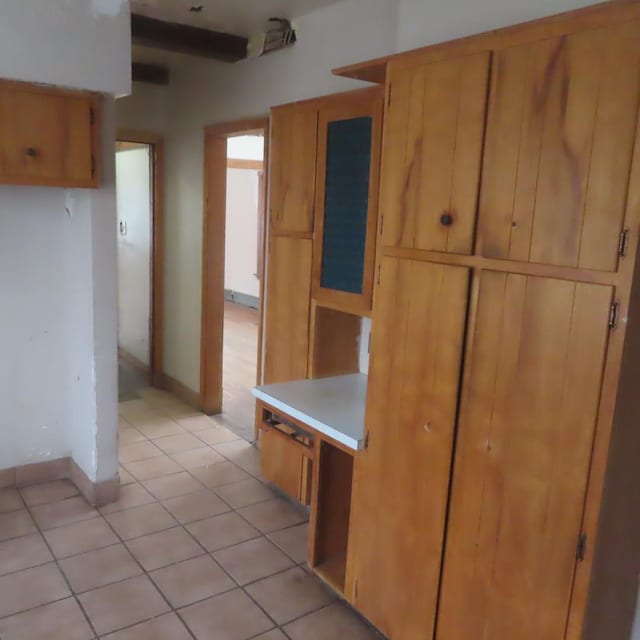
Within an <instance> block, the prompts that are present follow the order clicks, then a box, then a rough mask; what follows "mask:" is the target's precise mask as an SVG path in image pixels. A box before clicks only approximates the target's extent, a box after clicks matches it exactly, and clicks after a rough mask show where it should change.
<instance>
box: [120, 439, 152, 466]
mask: <svg viewBox="0 0 640 640" xmlns="http://www.w3.org/2000/svg"><path fill="white" fill-rule="evenodd" d="M119 452H120V462H122V463H123V464H126V463H127V462H137V461H138V460H147V459H148V458H155V457H157V456H160V455H162V451H161V450H160V449H158V447H156V445H155V444H153V442H151V441H150V440H145V441H144V442H134V443H132V444H121V445H120V448H119Z"/></svg>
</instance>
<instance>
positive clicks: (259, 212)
mask: <svg viewBox="0 0 640 640" xmlns="http://www.w3.org/2000/svg"><path fill="white" fill-rule="evenodd" d="M267 140H268V120H267V119H266V118H265V119H260V120H254V121H249V122H241V123H231V124H228V125H218V126H214V127H210V128H208V129H207V130H206V135H205V215H204V255H203V294H202V295H203V299H202V302H203V304H202V309H203V314H202V347H201V405H202V407H203V408H204V410H205V412H206V413H209V414H222V417H223V419H224V420H225V422H226V423H227V424H228V426H229V427H230V428H231V429H233V430H234V431H235V432H236V433H237V434H238V435H240V436H242V437H244V438H245V439H246V440H253V439H254V423H255V400H254V398H253V396H252V394H251V389H252V387H253V386H254V385H255V384H256V381H257V380H259V378H260V375H261V371H260V369H261V358H260V357H259V353H260V351H261V333H262V332H261V321H260V318H261V315H262V314H261V307H262V293H263V285H264V278H263V273H262V271H263V263H264V243H265V238H264V236H265V233H264V229H265V202H266V175H265V174H266V162H265V158H266V157H267V156H266V147H267V144H266V141H267Z"/></svg>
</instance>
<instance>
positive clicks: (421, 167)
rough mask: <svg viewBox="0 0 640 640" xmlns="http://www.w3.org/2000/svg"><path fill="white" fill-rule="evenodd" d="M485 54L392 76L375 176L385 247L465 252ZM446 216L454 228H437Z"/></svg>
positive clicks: (473, 205)
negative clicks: (378, 176) (378, 169)
mask: <svg viewBox="0 0 640 640" xmlns="http://www.w3.org/2000/svg"><path fill="white" fill-rule="evenodd" d="M490 58H491V56H490V53H488V52H485V53H479V54H475V55H472V56H467V57H462V58H456V59H452V60H445V61H442V62H435V63H431V64H427V65H423V66H419V67H416V68H411V69H402V70H398V71H394V70H392V71H391V80H390V84H391V86H390V91H391V102H390V105H389V108H388V112H387V116H386V120H385V127H386V131H385V136H384V138H385V141H384V148H383V164H382V176H381V185H382V190H381V207H382V213H383V215H384V227H383V241H384V244H385V245H387V246H394V247H404V248H411V249H425V250H433V251H448V252H452V253H460V254H469V253H471V251H472V248H473V236H474V228H475V220H476V211H477V199H478V187H479V181H480V163H481V157H482V144H483V137H484V125H485V111H486V101H487V91H488V83H489V64H490ZM446 213H448V214H450V215H451V216H452V221H453V223H452V224H451V225H450V226H446V225H443V224H442V222H441V216H442V215H443V214H446Z"/></svg>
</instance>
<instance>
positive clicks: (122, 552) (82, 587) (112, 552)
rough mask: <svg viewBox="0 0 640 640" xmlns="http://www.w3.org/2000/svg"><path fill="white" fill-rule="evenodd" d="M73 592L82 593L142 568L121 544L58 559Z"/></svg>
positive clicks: (137, 571)
mask: <svg viewBox="0 0 640 640" xmlns="http://www.w3.org/2000/svg"><path fill="white" fill-rule="evenodd" d="M60 568H61V569H62V571H63V573H64V574H65V575H66V576H67V579H68V580H69V584H70V585H71V588H72V589H73V590H74V591H75V593H82V592H83V591H89V590H90V589H96V588H97V587H103V586H105V585H107V584H111V583H112V582H120V581H121V580H125V579H126V578H133V577H134V576H138V575H140V574H141V573H142V569H141V568H140V566H139V565H138V563H137V562H136V561H135V559H134V558H133V556H132V555H131V554H130V553H129V551H127V548H126V547H125V546H124V545H123V544H116V545H113V546H112V547H106V548H105V549H98V550H96V551H90V552H89V553H83V554H82V555H79V556H73V558H67V559H65V560H61V561H60Z"/></svg>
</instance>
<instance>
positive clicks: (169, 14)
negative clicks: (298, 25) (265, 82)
mask: <svg viewBox="0 0 640 640" xmlns="http://www.w3.org/2000/svg"><path fill="white" fill-rule="evenodd" d="M339 1H340V0H131V11H132V12H133V13H141V14H143V15H147V16H151V17H153V18H158V19H160V20H168V21H172V22H182V23H184V24H191V25H194V26H199V27H204V28H207V29H212V30H215V31H223V32H225V33H232V34H235V35H239V36H249V35H251V34H255V33H261V32H263V31H266V29H267V27H268V20H269V18H271V17H278V18H288V19H289V20H293V19H295V18H299V17H301V16H304V15H306V14H308V13H311V12H313V11H315V10H317V9H321V8H322V7H326V6H328V5H331V4H336V3H337V2H339ZM200 5H202V7H203V8H202V11H201V12H199V13H193V12H191V11H189V9H190V7H192V6H200Z"/></svg>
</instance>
